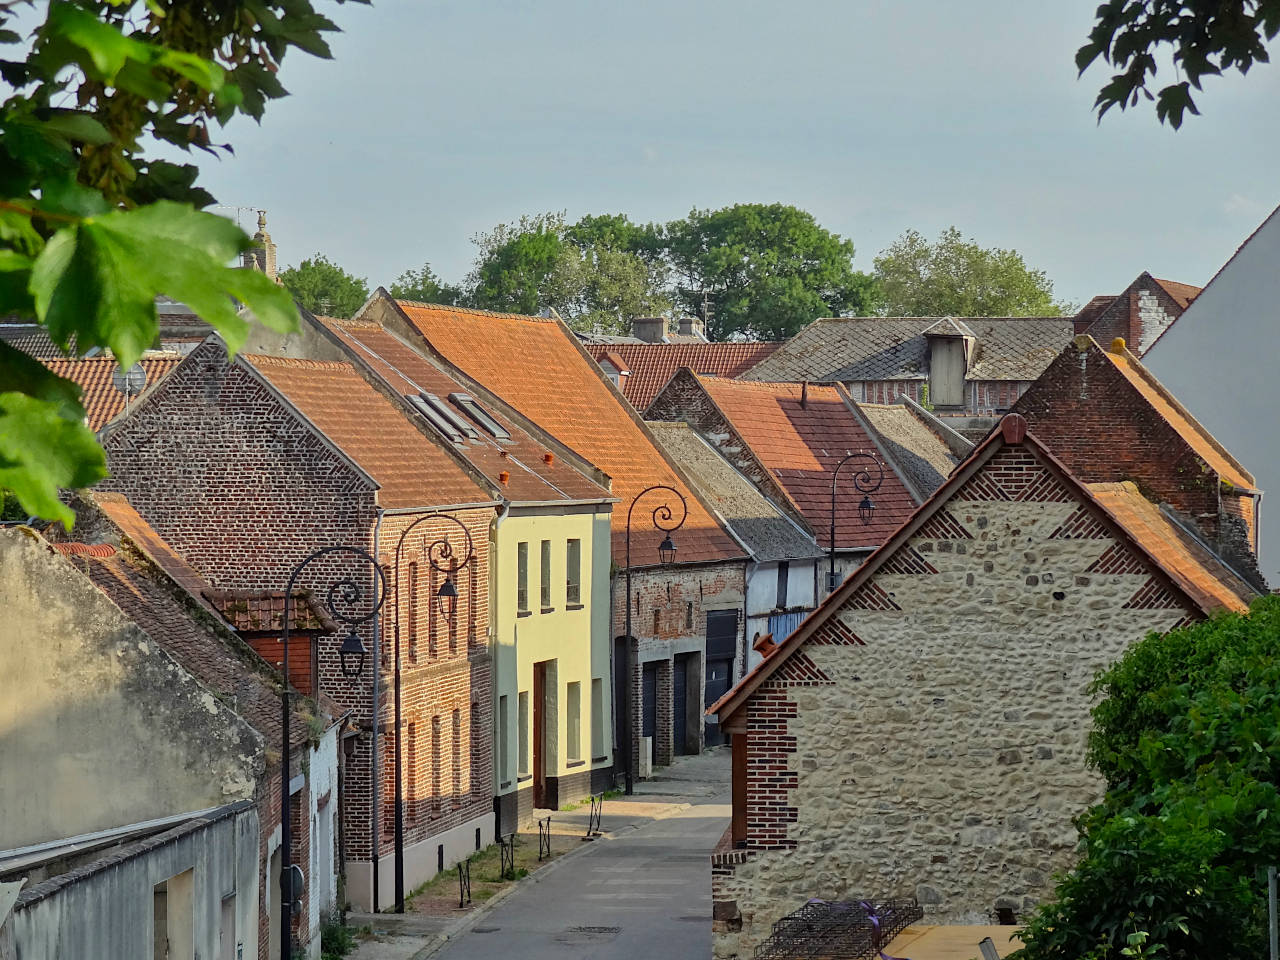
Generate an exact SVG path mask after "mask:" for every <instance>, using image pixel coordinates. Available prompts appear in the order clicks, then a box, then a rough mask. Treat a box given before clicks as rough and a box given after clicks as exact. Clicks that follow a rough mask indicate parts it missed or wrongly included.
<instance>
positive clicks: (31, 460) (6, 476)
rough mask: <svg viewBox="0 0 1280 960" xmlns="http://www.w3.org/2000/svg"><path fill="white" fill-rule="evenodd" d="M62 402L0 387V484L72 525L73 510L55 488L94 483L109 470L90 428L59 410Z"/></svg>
mask: <svg viewBox="0 0 1280 960" xmlns="http://www.w3.org/2000/svg"><path fill="white" fill-rule="evenodd" d="M60 406H61V405H60V404H58V403H51V402H48V401H44V400H37V399H36V398H34V397H30V396H27V395H26V394H24V393H17V392H13V391H9V392H5V393H0V488H5V489H8V490H11V491H13V493H14V494H15V495H16V496H17V498H18V500H19V502H20V503H21V504H22V506H23V507H24V508H25V509H26V510H28V511H30V512H31V513H34V514H36V515H38V516H41V517H45V518H49V519H56V520H61V521H62V523H63V525H64V526H66V527H67V529H71V524H72V521H73V519H74V515H73V514H72V512H71V510H70V509H69V508H68V507H67V506H66V505H65V504H63V503H62V502H61V501H60V500H59V499H58V489H59V488H64V489H75V488H78V487H87V486H89V485H90V484H93V483H97V482H98V481H99V480H101V479H102V478H103V477H105V476H106V475H107V470H106V458H105V457H104V456H103V453H102V448H101V447H99V446H98V441H97V439H96V438H95V437H94V435H93V433H92V432H91V431H90V430H89V428H88V427H86V426H85V425H84V424H83V423H82V422H77V421H75V420H71V419H68V418H67V417H65V416H63V414H62V411H61V409H60Z"/></svg>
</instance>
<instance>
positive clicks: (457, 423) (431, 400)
mask: <svg viewBox="0 0 1280 960" xmlns="http://www.w3.org/2000/svg"><path fill="white" fill-rule="evenodd" d="M418 396H420V397H422V399H423V400H425V401H427V405H428V406H430V407H431V409H432V410H434V411H435V412H436V413H438V414H440V416H442V417H444V419H445V420H447V421H448V422H449V423H451V424H453V426H454V428H455V429H457V430H461V431H462V433H463V434H464V435H466V436H468V437H470V438H471V439H472V440H479V439H480V434H478V433H477V432H476V428H475V427H473V426H472V425H471V424H469V423H467V421H466V420H464V419H463V418H462V417H460V416H458V414H457V413H455V412H454V410H453V408H452V407H450V406H449V405H448V404H447V403H445V402H444V401H443V400H441V399H440V398H439V397H437V396H436V395H435V394H434V393H420V394H418Z"/></svg>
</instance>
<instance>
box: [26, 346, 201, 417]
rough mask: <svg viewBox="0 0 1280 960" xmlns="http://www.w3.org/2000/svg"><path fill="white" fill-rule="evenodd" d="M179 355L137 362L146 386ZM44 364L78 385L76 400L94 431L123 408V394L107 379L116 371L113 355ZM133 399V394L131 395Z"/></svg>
mask: <svg viewBox="0 0 1280 960" xmlns="http://www.w3.org/2000/svg"><path fill="white" fill-rule="evenodd" d="M181 360H182V358H181V357H178V356H172V357H149V358H145V359H143V360H141V361H139V362H140V363H141V364H142V369H143V370H145V371H146V374H147V386H148V387H150V386H152V385H153V384H155V383H157V382H159V381H160V380H162V379H164V377H165V376H166V375H167V374H168V373H169V371H170V370H172V369H173V368H174V367H176V366H177V365H178V364H179V363H180V362H181ZM44 365H45V366H46V367H48V368H49V369H50V370H52V371H53V372H54V373H56V374H57V375H58V376H60V377H64V378H65V379H67V380H71V381H72V382H74V383H76V384H78V385H79V387H80V389H81V390H82V391H84V392H83V393H82V394H81V397H80V402H81V403H83V404H84V411H85V415H86V419H87V420H88V423H89V429H90V430H93V431H95V432H97V431H98V430H101V429H102V428H103V427H104V426H106V424H107V423H108V422H110V421H111V420H112V419H114V418H115V416H116V414H118V413H120V411H122V410H123V409H124V407H125V399H126V398H125V395H124V394H123V393H121V392H120V391H119V390H117V389H116V388H115V386H114V384H113V383H112V382H111V375H112V374H113V373H114V372H115V371H116V369H117V367H116V361H115V358H114V357H88V358H86V359H83V360H67V359H59V360H49V359H46V360H44ZM134 399H135V400H136V399H137V398H136V397H135V398H134Z"/></svg>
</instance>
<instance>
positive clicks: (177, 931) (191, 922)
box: [151, 870, 278, 960]
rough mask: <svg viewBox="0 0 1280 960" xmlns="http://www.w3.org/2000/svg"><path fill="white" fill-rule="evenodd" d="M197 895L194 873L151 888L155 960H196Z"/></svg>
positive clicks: (153, 954)
mask: <svg viewBox="0 0 1280 960" xmlns="http://www.w3.org/2000/svg"><path fill="white" fill-rule="evenodd" d="M277 889H278V888H277ZM194 893H195V871H194V870H187V871H186V872H185V873H180V874H178V875H177V876H175V877H170V878H169V879H168V880H162V881H160V882H159V883H157V884H156V885H155V886H154V887H152V889H151V906H152V928H151V929H152V937H153V940H152V944H153V945H152V954H151V955H152V956H153V957H155V958H156V960H193V958H194V957H195V950H196V936H195V934H196V929H195V898H194Z"/></svg>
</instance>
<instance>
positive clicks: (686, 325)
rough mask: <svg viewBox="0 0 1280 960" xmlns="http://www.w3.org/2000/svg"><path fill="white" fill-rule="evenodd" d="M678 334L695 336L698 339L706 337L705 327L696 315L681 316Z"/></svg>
mask: <svg viewBox="0 0 1280 960" xmlns="http://www.w3.org/2000/svg"><path fill="white" fill-rule="evenodd" d="M680 336H682V337H697V338H698V339H699V340H705V339H707V333H706V328H705V326H704V325H703V323H702V321H701V320H700V319H698V318H697V317H681V318H680Z"/></svg>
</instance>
